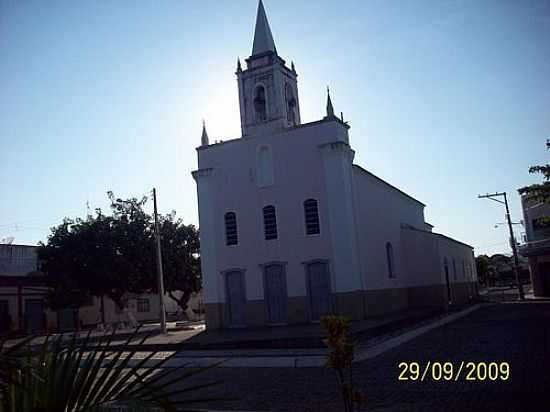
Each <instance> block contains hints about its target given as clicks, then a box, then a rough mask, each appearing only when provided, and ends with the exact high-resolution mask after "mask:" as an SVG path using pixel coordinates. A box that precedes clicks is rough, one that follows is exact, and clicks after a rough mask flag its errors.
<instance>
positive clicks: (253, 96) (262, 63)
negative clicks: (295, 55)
mask: <svg viewBox="0 0 550 412" xmlns="http://www.w3.org/2000/svg"><path fill="white" fill-rule="evenodd" d="M245 61H246V70H239V68H238V67H237V73H236V74H237V79H238V84H239V103H240V109H241V129H242V135H243V136H252V135H258V134H261V133H271V132H274V131H277V130H281V129H284V128H288V127H294V126H297V125H299V124H300V104H299V101H298V84H297V77H298V74H297V73H296V69H295V67H294V65H291V67H290V68H289V67H287V66H286V62H285V61H284V60H283V59H282V58H281V57H279V55H278V53H277V49H276V48H275V42H274V41H273V35H272V34H271V28H270V27H269V22H268V21H267V16H266V14H265V9H264V5H263V2H262V0H259V3H258V13H257V15H256V28H255V30H254V43H253V46H252V55H251V56H250V57H249V58H248V59H246V60H245Z"/></svg>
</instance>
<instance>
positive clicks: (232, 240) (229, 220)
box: [225, 212, 239, 246]
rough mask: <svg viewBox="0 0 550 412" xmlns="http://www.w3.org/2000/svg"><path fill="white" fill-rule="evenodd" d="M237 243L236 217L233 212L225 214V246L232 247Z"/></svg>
mask: <svg viewBox="0 0 550 412" xmlns="http://www.w3.org/2000/svg"><path fill="white" fill-rule="evenodd" d="M238 243H239V237H238V234H237V215H236V214H235V212H227V213H226V214H225V244H226V245H227V246H232V245H236V244H238Z"/></svg>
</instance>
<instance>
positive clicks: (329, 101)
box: [326, 86, 334, 117]
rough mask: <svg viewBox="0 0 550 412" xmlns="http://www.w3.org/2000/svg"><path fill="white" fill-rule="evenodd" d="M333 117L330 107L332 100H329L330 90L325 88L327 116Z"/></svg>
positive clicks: (332, 110)
mask: <svg viewBox="0 0 550 412" xmlns="http://www.w3.org/2000/svg"><path fill="white" fill-rule="evenodd" d="M326 117H334V107H332V100H330V89H329V88H328V86H327V116H326Z"/></svg>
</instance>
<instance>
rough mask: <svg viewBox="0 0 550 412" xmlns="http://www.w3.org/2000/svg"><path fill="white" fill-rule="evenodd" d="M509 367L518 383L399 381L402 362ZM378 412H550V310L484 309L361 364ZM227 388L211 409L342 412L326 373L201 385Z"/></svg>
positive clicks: (226, 371)
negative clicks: (490, 364)
mask: <svg viewBox="0 0 550 412" xmlns="http://www.w3.org/2000/svg"><path fill="white" fill-rule="evenodd" d="M402 361H404V362H413V361H416V362H419V363H420V364H425V363H426V362H428V361H432V362H434V361H440V362H446V361H450V362H453V363H454V364H455V365H458V364H460V362H461V361H466V362H470V361H472V362H486V363H488V362H493V361H494V362H504V361H506V362H508V363H509V364H510V379H509V380H508V381H506V382H502V381H495V382H493V381H489V380H487V381H484V382H480V381H472V382H467V381H465V380H464V379H460V380H459V381H458V382H446V381H443V380H441V381H439V382H436V381H433V380H431V379H427V380H425V381H424V382H412V381H399V380H398V375H399V369H398V364H399V362H402ZM355 377H356V381H357V384H358V386H359V387H360V388H361V390H362V391H363V392H364V393H366V397H367V401H366V407H365V408H364V410H372V411H446V412H450V411H486V412H490V411H491V412H492V411H550V303H504V304H495V305H492V306H486V307H482V308H481V309H479V310H477V311H475V312H473V313H471V314H470V315H468V316H466V317H464V318H462V319H459V320H457V321H455V322H452V323H450V324H448V325H445V326H442V327H440V328H437V329H434V330H432V331H430V332H428V333H427V334H425V335H422V336H420V337H418V338H416V339H414V340H412V341H410V342H408V343H405V344H403V345H401V346H399V347H397V348H394V349H391V350H389V351H387V352H385V353H383V354H382V355H380V356H378V357H376V358H374V359H371V360H368V361H366V362H361V363H356V364H355ZM218 379H221V380H223V382H224V383H223V384H222V385H220V386H219V387H217V388H215V389H209V390H208V392H207V393H203V394H204V395H209V396H221V397H228V398H235V399H238V400H237V401H231V402H223V403H221V404H216V405H209V407H211V408H212V409H228V410H229V409H234V410H245V411H296V412H305V411H309V412H314V411H315V412H317V411H319V412H325V411H326V412H333V411H334V412H336V411H341V410H342V408H341V402H340V397H339V394H338V393H337V391H336V386H335V377H334V374H333V372H331V371H329V370H325V369H323V368H298V369H292V368H223V369H216V370H213V371H211V372H208V373H207V374H205V375H201V376H200V377H198V378H197V379H196V380H193V383H197V384H198V383H203V382H206V381H208V380H218Z"/></svg>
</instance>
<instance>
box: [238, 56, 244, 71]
mask: <svg viewBox="0 0 550 412" xmlns="http://www.w3.org/2000/svg"><path fill="white" fill-rule="evenodd" d="M242 71H243V68H242V67H241V59H240V58H238V57H237V72H242Z"/></svg>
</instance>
